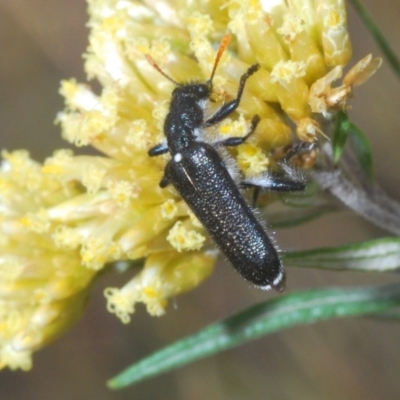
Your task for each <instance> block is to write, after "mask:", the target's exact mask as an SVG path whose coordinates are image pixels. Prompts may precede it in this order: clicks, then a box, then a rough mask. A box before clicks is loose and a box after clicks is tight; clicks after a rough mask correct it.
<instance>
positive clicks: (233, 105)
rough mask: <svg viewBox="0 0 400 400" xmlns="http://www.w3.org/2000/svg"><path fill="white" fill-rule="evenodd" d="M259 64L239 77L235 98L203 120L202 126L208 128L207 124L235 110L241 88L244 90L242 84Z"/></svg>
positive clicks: (213, 123)
mask: <svg viewBox="0 0 400 400" xmlns="http://www.w3.org/2000/svg"><path fill="white" fill-rule="evenodd" d="M259 68H260V66H259V65H258V64H254V65H252V66H251V67H250V68H249V69H248V70H247V72H246V73H244V74H243V75H242V76H241V78H240V83H239V89H238V93H237V95H236V99H234V100H232V101H230V102H228V103H226V104H224V105H223V106H222V107H221V108H220V109H219V110H217V112H216V113H215V114H214V115H213V116H212V117H210V118H209V119H208V120H207V121H205V122H204V124H203V127H204V128H208V127H209V126H212V125H215V124H217V123H218V122H221V121H222V120H224V119H225V118H226V117H227V116H228V115H229V114H230V113H231V112H233V111H235V110H236V109H237V108H238V106H239V103H240V100H241V98H242V94H243V90H244V85H245V84H246V81H247V79H248V78H250V76H251V75H253V74H254V72H256V71H257V70H258V69H259Z"/></svg>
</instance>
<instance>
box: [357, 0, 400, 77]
mask: <svg viewBox="0 0 400 400" xmlns="http://www.w3.org/2000/svg"><path fill="white" fill-rule="evenodd" d="M350 1H351V3H352V4H353V6H354V8H355V9H356V11H357V12H358V15H359V16H360V18H361V19H362V20H363V22H364V24H365V25H366V27H367V28H368V29H369V31H370V32H371V34H372V36H373V37H374V39H375V40H376V42H377V43H378V45H379V47H380V48H381V51H382V53H383V54H384V55H385V57H386V58H387V60H388V61H389V63H390V65H391V67H392V68H393V71H394V72H395V73H396V74H397V76H398V77H399V78H400V61H399V59H398V58H397V56H396V54H395V52H394V51H393V50H392V48H391V47H390V45H389V42H388V41H387V40H386V38H385V36H384V35H383V34H382V32H381V31H380V29H379V28H378V26H377V25H376V24H375V21H374V20H373V18H372V16H371V14H370V13H369V12H368V11H367V9H366V8H365V7H364V5H363V4H362V2H361V1H360V0H350Z"/></svg>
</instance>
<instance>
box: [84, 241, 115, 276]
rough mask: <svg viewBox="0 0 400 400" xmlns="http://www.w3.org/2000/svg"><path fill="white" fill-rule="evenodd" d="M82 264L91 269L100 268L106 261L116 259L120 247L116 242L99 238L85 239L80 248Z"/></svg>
mask: <svg viewBox="0 0 400 400" xmlns="http://www.w3.org/2000/svg"><path fill="white" fill-rule="evenodd" d="M80 253H81V258H82V264H83V265H85V266H86V267H87V268H89V269H92V270H96V271H98V270H100V269H101V268H103V266H104V264H105V263H106V262H107V261H110V260H113V259H118V257H119V256H120V254H121V249H120V247H119V245H118V244H117V243H116V242H113V241H109V240H106V239H101V238H94V237H91V238H88V239H85V241H84V242H83V245H82V248H81V251H80Z"/></svg>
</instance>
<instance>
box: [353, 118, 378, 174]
mask: <svg viewBox="0 0 400 400" xmlns="http://www.w3.org/2000/svg"><path fill="white" fill-rule="evenodd" d="M349 138H350V140H351V142H352V144H353V147H354V150H355V152H356V155H357V158H358V161H359V162H360V164H361V166H362V168H363V170H364V172H365V173H366V175H367V176H368V178H370V179H371V180H373V178H374V162H373V159H372V148H371V145H370V143H369V140H368V138H367V136H366V135H365V133H364V132H363V131H362V130H361V129H360V128H359V127H358V126H357V125H355V124H353V123H350V135H349Z"/></svg>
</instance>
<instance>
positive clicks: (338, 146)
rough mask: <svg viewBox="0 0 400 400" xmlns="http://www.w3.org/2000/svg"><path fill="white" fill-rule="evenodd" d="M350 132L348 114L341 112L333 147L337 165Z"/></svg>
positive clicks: (338, 117) (338, 114)
mask: <svg viewBox="0 0 400 400" xmlns="http://www.w3.org/2000/svg"><path fill="white" fill-rule="evenodd" d="M349 130H350V121H349V118H348V116H347V113H346V112H344V111H339V112H338V113H337V121H336V129H335V132H334V134H333V140H332V147H333V161H334V163H335V164H336V163H337V162H338V161H339V160H340V157H341V156H342V153H343V150H344V146H345V144H346V141H347V137H348V135H349Z"/></svg>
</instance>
